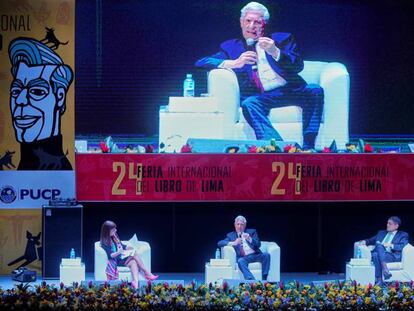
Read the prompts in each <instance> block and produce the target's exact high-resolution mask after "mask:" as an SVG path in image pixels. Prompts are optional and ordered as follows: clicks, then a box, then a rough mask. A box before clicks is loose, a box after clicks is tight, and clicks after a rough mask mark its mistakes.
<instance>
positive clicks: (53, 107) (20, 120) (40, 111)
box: [9, 38, 73, 143]
mask: <svg viewBox="0 0 414 311" xmlns="http://www.w3.org/2000/svg"><path fill="white" fill-rule="evenodd" d="M9 57H10V62H11V64H12V68H11V71H12V75H13V80H12V83H11V85H10V111H11V115H12V120H13V127H14V130H15V134H16V139H17V141H19V142H20V143H31V142H36V141H40V140H44V139H47V138H50V137H53V136H57V135H60V134H61V133H60V124H61V120H60V119H61V116H62V115H63V113H64V111H65V101H66V93H67V91H68V89H69V86H70V84H71V83H72V80H73V72H72V69H71V68H70V67H69V66H67V65H65V64H64V63H63V61H62V59H61V58H60V56H59V55H58V54H56V52H55V51H54V50H52V49H50V48H49V47H48V46H47V45H45V44H43V43H42V42H40V41H37V40H35V39H31V38H17V39H15V40H13V41H12V42H11V43H10V45H9Z"/></svg>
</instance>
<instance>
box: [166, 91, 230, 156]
mask: <svg viewBox="0 0 414 311" xmlns="http://www.w3.org/2000/svg"><path fill="white" fill-rule="evenodd" d="M183 99H185V100H186V101H190V102H191V101H194V104H193V105H191V104H189V105H188V106H189V107H188V109H187V110H184V109H179V108H182V107H180V106H179V105H177V106H179V107H178V108H176V109H171V108H174V106H173V107H170V106H161V107H160V111H159V118H160V120H159V126H160V127H159V143H160V144H161V143H163V144H164V145H165V151H166V152H174V151H176V152H180V150H181V147H182V146H183V145H184V144H185V143H186V142H187V140H188V138H211V139H222V138H224V137H225V136H226V135H225V134H226V131H225V127H226V124H227V123H226V122H225V121H226V120H225V118H224V113H223V112H222V111H215V110H214V109H213V110H212V111H202V109H200V108H196V107H198V106H199V107H203V102H204V101H206V100H212V98H202V97H200V98H198V97H191V98H183ZM200 99H201V100H202V102H201V103H197V101H198V100H200Z"/></svg>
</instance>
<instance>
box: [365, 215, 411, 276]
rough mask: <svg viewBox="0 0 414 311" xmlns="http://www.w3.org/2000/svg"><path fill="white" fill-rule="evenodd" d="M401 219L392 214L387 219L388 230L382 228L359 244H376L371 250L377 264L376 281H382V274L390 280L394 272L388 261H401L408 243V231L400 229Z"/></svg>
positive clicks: (373, 259)
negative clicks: (388, 265) (390, 269)
mask: <svg viewBox="0 0 414 311" xmlns="http://www.w3.org/2000/svg"><path fill="white" fill-rule="evenodd" d="M400 226H401V219H400V218H399V217H397V216H392V217H390V218H389V219H388V221H387V230H380V231H378V233H377V234H376V235H374V236H373V237H372V238H369V239H366V240H362V241H360V242H359V245H375V248H374V249H373V250H372V251H371V255H372V261H373V262H374V265H375V283H377V284H378V283H379V284H381V283H382V276H383V275H384V279H385V280H388V279H389V278H390V277H391V276H392V274H391V273H390V272H389V270H388V267H387V262H398V261H401V257H402V250H403V248H404V246H405V245H407V244H408V233H406V232H404V231H400V230H398V229H399V227H400Z"/></svg>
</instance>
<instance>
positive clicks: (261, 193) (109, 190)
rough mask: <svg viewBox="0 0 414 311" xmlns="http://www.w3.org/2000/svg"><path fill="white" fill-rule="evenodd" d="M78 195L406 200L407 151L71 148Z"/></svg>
mask: <svg viewBox="0 0 414 311" xmlns="http://www.w3.org/2000/svg"><path fill="white" fill-rule="evenodd" d="M76 179H77V187H76V188H77V199H78V200H79V201H324V200H327V201H353V200H358V201H365V200H367V201H372V200H414V190H413V186H414V154H77V155H76Z"/></svg>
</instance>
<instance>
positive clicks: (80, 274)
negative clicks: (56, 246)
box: [60, 262, 85, 285]
mask: <svg viewBox="0 0 414 311" xmlns="http://www.w3.org/2000/svg"><path fill="white" fill-rule="evenodd" d="M82 281H85V264H84V263H83V262H82V263H80V264H79V265H65V264H64V263H61V264H60V282H62V283H63V284H65V285H71V284H72V283H73V282H78V283H80V282H82Z"/></svg>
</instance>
